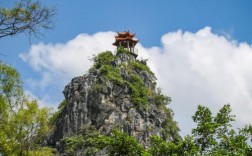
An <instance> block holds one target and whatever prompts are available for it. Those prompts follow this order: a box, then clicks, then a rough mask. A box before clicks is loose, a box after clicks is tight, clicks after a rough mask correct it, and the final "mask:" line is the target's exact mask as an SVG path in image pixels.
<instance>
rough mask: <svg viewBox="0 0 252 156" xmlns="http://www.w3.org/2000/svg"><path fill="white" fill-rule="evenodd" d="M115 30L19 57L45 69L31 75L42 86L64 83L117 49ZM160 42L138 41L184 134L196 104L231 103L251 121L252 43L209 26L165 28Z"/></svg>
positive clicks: (244, 119)
mask: <svg viewBox="0 0 252 156" xmlns="http://www.w3.org/2000/svg"><path fill="white" fill-rule="evenodd" d="M113 40H114V33H113V32H101V33H96V34H94V35H87V34H81V35H78V36H77V37H76V38H74V39H73V40H71V41H69V42H67V43H65V44H43V43H41V44H38V45H33V46H32V47H31V49H30V51H29V52H27V53H23V54H21V58H22V59H23V60H24V61H26V62H28V63H29V64H30V65H31V67H32V68H33V69H34V70H35V71H37V72H39V73H40V74H41V80H32V81H35V85H36V84H40V86H41V87H44V88H48V87H49V86H50V87H52V86H57V87H62V88H63V87H64V86H65V85H66V83H67V82H66V81H69V80H70V78H72V77H74V76H77V75H82V74H84V73H85V72H86V71H87V70H88V68H89V67H90V65H91V63H90V61H88V56H92V55H93V54H96V53H98V52H101V51H105V50H112V51H113V50H114V49H115V48H114V47H112V45H111V43H112V42H113ZM161 42H162V46H161V47H151V48H145V47H143V46H141V45H140V44H139V45H138V47H137V48H138V50H139V55H140V57H143V58H147V59H149V62H148V64H149V65H150V66H151V68H152V69H153V71H154V72H155V73H156V76H157V77H158V85H159V86H161V88H162V89H163V91H164V92H165V93H166V94H167V95H168V96H171V97H172V100H173V101H172V103H171V107H172V108H173V110H174V113H175V119H176V120H177V121H178V123H179V126H180V128H181V130H182V135H184V134H186V133H189V132H190V129H191V128H192V127H193V122H192V119H191V116H192V115H193V113H194V112H195V110H196V108H197V105H198V104H203V105H206V106H208V107H210V108H211V109H212V110H214V111H215V112H216V110H218V109H219V108H221V107H222V106H223V104H227V103H230V104H231V105H232V109H233V112H234V114H236V116H237V120H238V122H237V123H236V125H238V124H240V125H241V124H245V123H249V122H252V118H251V115H250V112H251V111H252V104H251V103H252V95H251V93H252V83H251V82H252V68H251V67H252V47H251V46H250V45H249V44H247V43H238V42H237V41H230V40H228V39H226V38H225V37H224V36H220V35H217V34H214V33H212V32H211V28H210V27H205V28H203V29H201V30H199V31H198V32H196V33H191V32H182V31H181V30H178V31H177V32H171V33H167V34H165V35H163V36H162V38H161Z"/></svg>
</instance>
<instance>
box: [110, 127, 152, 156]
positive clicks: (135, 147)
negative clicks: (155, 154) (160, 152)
mask: <svg viewBox="0 0 252 156" xmlns="http://www.w3.org/2000/svg"><path fill="white" fill-rule="evenodd" d="M106 149H107V151H108V155H109V156H114V155H120V156H133V155H134V156H142V155H147V152H146V151H145V150H144V148H143V146H142V145H140V144H138V142H137V141H136V139H135V138H133V137H131V136H129V135H128V134H126V133H122V132H120V131H118V130H114V131H113V132H112V135H111V137H110V138H109V145H108V146H107V148H106Z"/></svg>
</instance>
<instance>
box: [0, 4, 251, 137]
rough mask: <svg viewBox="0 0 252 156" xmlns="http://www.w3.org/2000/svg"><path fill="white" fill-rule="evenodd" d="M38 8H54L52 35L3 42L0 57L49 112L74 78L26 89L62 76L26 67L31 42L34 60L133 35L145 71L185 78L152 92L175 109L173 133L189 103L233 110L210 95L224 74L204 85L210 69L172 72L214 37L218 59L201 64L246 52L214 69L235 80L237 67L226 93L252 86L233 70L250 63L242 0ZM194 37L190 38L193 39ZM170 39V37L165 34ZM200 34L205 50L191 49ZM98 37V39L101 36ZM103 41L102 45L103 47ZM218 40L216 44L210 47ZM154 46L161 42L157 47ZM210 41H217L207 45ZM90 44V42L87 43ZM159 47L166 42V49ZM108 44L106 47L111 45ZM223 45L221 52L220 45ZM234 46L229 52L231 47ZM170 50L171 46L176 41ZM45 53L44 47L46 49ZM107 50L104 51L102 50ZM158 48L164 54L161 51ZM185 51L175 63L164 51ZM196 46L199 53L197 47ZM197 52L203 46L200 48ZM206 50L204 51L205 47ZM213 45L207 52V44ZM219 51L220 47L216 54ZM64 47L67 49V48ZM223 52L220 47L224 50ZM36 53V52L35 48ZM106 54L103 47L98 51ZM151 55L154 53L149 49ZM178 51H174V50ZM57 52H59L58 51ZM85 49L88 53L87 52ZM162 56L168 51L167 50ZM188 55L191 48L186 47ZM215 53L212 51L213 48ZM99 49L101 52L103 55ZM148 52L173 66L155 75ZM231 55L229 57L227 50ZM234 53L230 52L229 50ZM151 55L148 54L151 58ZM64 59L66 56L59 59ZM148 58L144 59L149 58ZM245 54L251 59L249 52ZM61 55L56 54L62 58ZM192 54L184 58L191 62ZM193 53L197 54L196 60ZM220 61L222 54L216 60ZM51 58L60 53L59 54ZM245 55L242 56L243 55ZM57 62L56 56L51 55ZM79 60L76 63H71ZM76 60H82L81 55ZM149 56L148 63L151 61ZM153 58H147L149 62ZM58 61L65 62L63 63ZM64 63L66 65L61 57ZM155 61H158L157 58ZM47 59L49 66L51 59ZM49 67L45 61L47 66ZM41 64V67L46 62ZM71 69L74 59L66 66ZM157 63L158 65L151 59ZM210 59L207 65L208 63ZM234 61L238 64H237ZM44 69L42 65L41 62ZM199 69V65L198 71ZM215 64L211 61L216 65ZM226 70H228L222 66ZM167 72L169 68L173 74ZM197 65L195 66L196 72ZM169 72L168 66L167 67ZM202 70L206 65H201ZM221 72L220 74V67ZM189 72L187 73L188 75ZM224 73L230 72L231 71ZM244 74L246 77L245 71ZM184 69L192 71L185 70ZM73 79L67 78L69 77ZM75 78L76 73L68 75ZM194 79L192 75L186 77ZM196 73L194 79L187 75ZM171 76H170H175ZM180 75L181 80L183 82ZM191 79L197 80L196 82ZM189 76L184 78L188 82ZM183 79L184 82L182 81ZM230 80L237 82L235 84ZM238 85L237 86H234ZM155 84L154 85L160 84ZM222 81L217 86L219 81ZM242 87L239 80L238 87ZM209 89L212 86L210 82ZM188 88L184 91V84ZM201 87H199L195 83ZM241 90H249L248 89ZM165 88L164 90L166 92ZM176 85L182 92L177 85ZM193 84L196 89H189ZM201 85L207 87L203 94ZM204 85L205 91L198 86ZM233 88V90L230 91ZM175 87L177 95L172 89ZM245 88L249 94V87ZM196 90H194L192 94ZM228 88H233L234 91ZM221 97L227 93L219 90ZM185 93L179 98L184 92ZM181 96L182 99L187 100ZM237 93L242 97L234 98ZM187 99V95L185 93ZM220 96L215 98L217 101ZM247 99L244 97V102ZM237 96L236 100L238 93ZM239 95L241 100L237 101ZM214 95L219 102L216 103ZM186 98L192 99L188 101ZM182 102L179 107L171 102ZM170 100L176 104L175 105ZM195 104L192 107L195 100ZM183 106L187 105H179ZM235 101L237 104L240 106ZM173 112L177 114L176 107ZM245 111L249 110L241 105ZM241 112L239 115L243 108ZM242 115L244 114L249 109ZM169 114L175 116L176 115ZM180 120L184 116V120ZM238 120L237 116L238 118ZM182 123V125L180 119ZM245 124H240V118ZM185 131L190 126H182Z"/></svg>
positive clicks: (248, 17)
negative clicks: (122, 34)
mask: <svg viewBox="0 0 252 156" xmlns="http://www.w3.org/2000/svg"><path fill="white" fill-rule="evenodd" d="M10 3H11V1H10V0H7V1H0V5H2V6H7V5H9V4H10ZM43 4H45V5H48V6H50V5H55V6H56V8H57V15H56V16H55V18H54V21H55V26H54V29H52V30H50V31H45V32H44V36H42V37H39V38H34V37H32V38H31V39H29V37H28V36H27V35H18V36H14V37H6V38H2V39H1V40H0V47H1V50H0V53H2V54H4V55H6V56H0V57H1V60H2V61H4V62H6V63H8V64H11V65H13V66H14V67H15V68H17V69H18V70H19V72H20V74H21V76H22V78H23V80H24V87H25V90H27V91H28V92H29V93H31V94H33V95H34V96H36V97H38V98H39V99H42V101H44V103H48V104H47V105H49V106H55V105H56V104H57V103H58V102H60V101H61V100H62V98H63V95H62V93H61V91H62V89H63V88H64V85H63V84H65V85H66V83H67V82H68V81H69V80H70V79H71V78H72V77H74V76H76V75H78V74H80V72H79V71H78V72H71V71H64V72H65V73H67V74H66V75H67V76H66V77H67V78H66V79H62V83H59V84H58V83H57V84H56V83H51V84H50V85H44V86H42V87H41V86H40V87H38V86H36V85H34V84H33V83H39V81H40V80H41V79H42V78H43V76H42V73H44V74H45V73H47V74H48V75H52V74H54V73H55V74H58V77H57V76H54V77H53V78H57V80H55V81H60V80H61V77H62V76H64V73H62V72H61V71H62V70H63V69H62V68H63V65H62V64H64V62H62V64H61V66H60V67H62V68H60V67H58V66H57V67H55V68H53V69H54V70H51V71H49V70H48V68H46V67H43V66H42V65H41V64H42V63H41V62H40V63H39V66H40V67H41V70H36V69H35V67H34V65H32V63H31V62H32V61H35V60H37V59H36V58H34V57H32V56H31V55H30V56H29V57H28V56H27V55H28V54H29V53H31V52H32V51H33V50H32V46H36V45H38V44H39V43H41V44H43V46H41V47H40V48H41V49H40V51H41V55H43V52H45V51H46V50H43V48H48V47H49V48H51V47H57V45H58V44H60V45H61V46H63V47H68V46H67V43H69V41H70V40H74V41H73V42H77V43H79V42H80V41H83V42H85V37H86V38H88V37H91V38H92V39H94V38H95V36H94V35H95V34H97V33H98V32H107V33H106V34H103V35H98V37H97V38H101V39H104V40H106V36H107V37H108V38H109V37H111V36H113V35H111V34H110V33H109V32H117V31H124V30H130V31H131V32H135V33H136V34H137V38H140V44H141V45H140V47H139V48H140V49H143V51H144V52H143V57H144V56H146V57H148V59H150V64H154V65H153V70H155V69H156V71H157V74H158V75H159V76H160V77H161V76H162V74H159V73H162V72H170V73H171V74H172V73H173V74H174V77H175V76H182V77H184V78H187V79H186V80H185V79H183V80H182V79H181V82H177V83H178V86H176V85H175V84H176V81H174V83H173V84H169V82H167V81H169V80H170V82H173V80H174V79H172V77H169V76H167V77H165V76H166V75H163V77H165V78H166V79H163V80H160V81H159V82H160V86H161V87H162V88H163V90H164V91H165V93H167V95H168V96H171V97H172V99H174V101H173V102H172V104H171V106H172V107H173V108H174V109H175V110H174V112H175V119H177V121H178V122H179V124H180V125H179V126H180V127H181V129H183V127H186V122H187V121H189V120H191V119H190V116H191V115H192V114H193V112H194V111H195V108H196V105H197V104H200V103H202V104H205V105H207V106H209V107H212V108H213V109H218V108H219V107H220V106H221V105H223V104H225V103H226V102H227V103H229V102H233V103H234V107H235V106H236V105H238V104H235V103H236V102H237V101H239V100H237V99H235V98H233V99H228V98H226V97H231V96H233V94H234V93H233V92H228V91H227V93H226V92H225V91H224V92H225V93H223V91H222V92H221V93H220V94H218V95H221V96H218V95H217V93H216V95H215V91H216V90H221V89H219V88H218V87H217V86H219V84H223V82H226V81H225V79H226V78H227V77H229V76H230V75H229V74H230V73H227V74H226V75H224V76H223V77H220V79H216V81H210V80H208V79H205V77H206V76H209V77H211V76H213V75H214V74H215V76H216V77H218V76H217V75H216V74H217V73H219V69H216V72H213V75H212V73H211V72H212V71H208V70H206V69H208V68H207V67H206V68H204V71H208V72H205V73H203V74H202V73H201V71H202V70H203V69H202V70H200V69H199V70H198V69H197V72H195V70H196V68H194V66H193V64H191V66H192V68H190V69H186V68H183V69H182V68H180V65H181V64H183V63H184V62H183V63H182V61H185V62H186V61H188V60H183V58H185V57H186V58H191V57H189V56H192V57H193V58H195V57H196V56H197V57H198V56H201V54H199V53H197V52H198V51H200V50H203V51H204V48H205V49H209V48H210V49H211V47H212V46H211V45H208V44H207V43H208V42H212V41H213V43H216V44H218V43H222V38H224V40H225V41H223V44H220V45H218V46H217V47H216V49H217V50H219V49H223V51H227V52H223V54H222V50H219V51H218V54H220V56H222V55H223V56H225V55H226V54H227V56H226V57H223V58H219V56H218V55H213V54H215V53H214V52H212V53H211V52H209V53H208V52H206V53H205V56H207V58H206V60H208V58H213V59H214V60H215V58H216V60H218V59H220V60H222V61H223V62H225V61H226V60H225V58H229V57H230V58H231V56H229V52H228V49H232V48H233V49H241V50H240V51H242V52H240V53H246V56H243V55H242V56H237V57H234V58H233V56H234V55H235V53H236V52H234V53H232V59H230V60H234V61H233V62H232V61H229V62H228V61H227V63H226V64H220V65H219V66H220V69H223V70H224V69H226V66H227V64H228V65H229V66H231V67H230V68H228V70H229V69H230V71H234V72H233V73H236V71H237V68H239V67H243V66H244V68H242V69H239V70H238V71H239V72H238V73H237V74H236V75H237V76H234V75H232V76H233V77H234V80H232V81H231V80H230V83H228V84H226V86H230V84H231V85H232V84H237V87H238V88H239V87H240V88H242V86H243V85H248V86H250V83H252V79H251V78H252V77H250V75H246V74H245V73H248V72H249V68H248V69H247V68H246V67H247V66H248V64H249V63H247V64H240V63H239V62H246V61H247V62H250V61H252V60H249V59H248V60H245V61H244V59H245V58H250V52H247V51H250V49H251V47H250V45H251V43H252V38H251V36H252V29H251V28H252V20H251V19H252V10H251V6H252V2H251V1H250V0H243V1H238V0H208V1H207V0H176V1H175V0H158V1H154V0H148V1H146V0H138V1H135V0H128V1H118V0H110V1H101V0H100V1H98V0H92V1H87V0H75V1H74V2H73V1H67V0H43ZM178 30H182V32H179V31H178ZM197 32H198V34H197ZM171 33H173V34H174V35H173V36H175V37H176V38H179V36H180V37H182V38H180V39H179V42H180V43H179V44H178V46H177V47H176V46H175V43H174V45H170V44H169V43H167V42H170V43H173V42H172V41H173V39H172V38H173V36H172V34H171ZM80 34H88V35H86V36H82V37H80V38H76V36H78V35H80ZM169 34H170V35H169ZM204 35H206V36H208V38H212V39H213V40H211V41H208V40H207V41H206V43H202V44H201V42H198V40H197V39H199V38H200V41H202V42H203V41H204V38H201V37H204ZM104 36H105V37H104ZM110 39H111V38H109V39H108V40H109V41H110ZM186 39H188V40H192V43H193V44H192V45H187V42H186V41H187V40H186ZM218 39H220V41H219V40H218ZM161 40H162V41H161ZM216 40H218V42H214V41H216ZM94 41H97V40H96V39H94ZM166 41H167V42H166ZM243 42H244V43H245V47H246V46H248V50H247V51H246V52H243V49H244V48H243V46H242V45H240V44H241V43H243ZM109 43H110V42H108V43H107V42H106V44H109ZM111 43H112V40H111ZM226 44H227V45H228V46H226ZM233 44H234V45H233ZM85 45H86V46H95V45H93V44H88V43H87V44H85ZM176 45H177V42H176ZM50 46H51V47H50ZM109 46H110V45H109ZM166 46H167V47H168V48H166ZM184 46H186V47H188V46H195V47H198V49H199V50H197V48H196V50H195V51H194V50H193V49H187V48H184V49H185V50H188V51H190V50H191V51H192V52H191V53H190V54H189V53H188V55H185V56H183V57H180V56H178V55H176V56H173V55H172V54H170V53H169V52H170V51H169V48H173V52H174V53H175V52H177V53H179V52H180V47H182V49H183V47H184ZM202 46H203V48H201V47H202ZM204 46H205V47H204ZM207 46H209V47H207ZM213 46H214V45H213ZM222 46H223V47H222ZM70 47H71V46H70ZM105 47H106V46H98V47H97V48H94V50H95V49H101V51H102V50H103V48H105ZM225 47H226V48H225ZM37 48H39V47H38V46H37ZM106 48H108V49H109V48H110V47H106ZM155 48H157V49H155ZM176 48H178V49H176ZM63 49H64V48H63ZM91 49H92V48H91ZM167 49H168V50H167ZM194 49H195V48H194ZM213 49H215V48H213ZM104 50H107V49H104ZM55 51H57V48H55V49H54V51H52V50H48V51H47V52H48V54H50V53H53V52H55ZM153 51H157V53H158V55H162V53H166V52H167V51H168V52H167V53H168V54H169V55H167V57H170V58H173V57H174V58H179V59H175V60H176V61H175V62H173V63H170V64H169V63H168V64H167V61H170V62H172V61H173V60H171V59H169V58H167V59H165V60H163V61H164V62H163V64H159V65H160V66H164V68H163V69H161V68H160V69H158V68H155V59H158V57H156V56H155V55H154V54H155V53H154V52H153ZM230 51H232V50H230ZM234 51H235V50H234ZM152 52H153V53H152ZM66 53H67V52H66ZM83 53H87V56H91V54H93V53H92V52H90V51H89V50H87V51H83ZM149 53H152V54H149ZM251 53H252V52H251ZM21 54H27V55H26V56H27V57H26V61H25V59H24V57H23V59H22V57H21ZM64 54H65V53H62V55H64ZM191 54H192V55H191ZM198 54H199V55H198ZM224 54H225V55H224ZM59 55H61V53H60V52H59ZM244 55H245V54H244ZM57 56H58V55H57ZM87 56H86V55H85V58H83V61H84V62H85V61H88V60H87ZM77 57H79V56H77ZM83 57H84V56H83ZM152 57H153V60H151V59H152ZM154 57H155V58H154ZM241 57H242V59H240V60H239V61H236V59H237V58H241ZM43 59H45V57H43V58H40V60H43ZM55 59H56V60H57V59H58V60H57V61H60V59H62V61H63V58H61V57H59V58H55ZM64 59H65V58H64ZM69 59H70V58H69ZM160 59H161V58H160ZM51 60H52V59H51ZM51 60H50V61H51ZM43 61H48V60H47V59H45V60H43ZM71 61H72V62H74V61H75V60H74V59H73V60H71ZM156 61H157V62H158V60H156ZM211 61H212V60H210V62H211ZM237 62H238V63H237ZM46 63H48V62H46ZM200 63H201V62H199V64H200ZM218 63H219V62H216V64H218ZM48 64H49V65H52V64H53V63H52V62H50V63H48ZM230 64H231V65H230ZM173 65H174V68H173ZM204 65H205V64H203V65H202V66H203V67H205V66H204ZM168 66H169V67H168ZM206 66H207V65H206ZM88 67H89V64H88V63H87V67H86V66H85V67H84V65H83V69H82V67H79V68H80V71H83V74H84V73H85V72H86V70H87V68H88ZM221 67H223V68H221ZM75 68H76V66H73V68H69V70H72V71H74V70H75ZM167 68H168V69H170V70H171V71H167V70H166V69H167ZM172 69H176V70H181V71H184V72H183V73H182V75H181V73H179V72H177V71H176V72H175V71H172ZM192 69H193V70H192ZM231 69H232V70H231ZM245 69H246V70H245ZM191 70H192V71H191ZM72 73H73V74H72ZM76 73H78V74H76ZM193 73H194V74H193ZM195 73H196V74H195ZM176 74H178V75H176ZM183 74H185V75H183ZM197 74H198V75H197ZM188 75H191V76H188ZM187 76H188V77H187ZM216 77H214V76H213V78H212V79H215V78H216ZM236 77H237V78H236ZM238 77H239V78H241V79H239V81H238V80H237V79H238ZM161 79H162V78H161ZM222 80H223V81H222ZM243 80H244V83H242V85H239V84H240V82H243ZM245 80H246V81H245ZM215 82H216V83H215ZM187 83H188V84H187ZM199 83H202V84H199ZM248 83H249V84H248ZM166 84H169V85H166ZM179 84H183V86H181V85H179ZM189 84H194V86H191V85H189ZM197 85H199V87H198V88H197V87H195V86H197ZM208 85H209V87H208ZM203 86H206V87H203ZM211 86H216V88H212V87H211ZM234 86H236V85H234ZM176 88H178V89H177V90H176ZM251 88H252V87H251ZM193 89H195V90H200V91H195V92H194V91H193ZM235 89H236V88H234V90H235ZM226 90H231V89H229V88H227V89H226ZM244 90H246V91H247V92H245V91H244V99H248V100H245V101H244V103H249V102H252V100H251V101H250V98H251V95H250V94H249V91H250V88H246V89H244ZM186 91H187V92H186ZM188 91H189V92H190V93H188ZM241 92H242V91H241ZM193 93H194V94H193ZM222 93H223V95H222ZM248 94H249V95H248ZM242 95H243V94H242ZM242 95H241V96H242ZM222 96H226V97H223V98H222ZM191 97H194V98H191ZM180 98H181V99H184V101H183V100H179V99H180ZM177 99H178V100H177ZM196 99H197V100H196ZM185 101H188V103H187V104H185V103H184V102H185ZM240 101H241V100H240ZM211 102H213V103H214V102H215V103H217V104H216V105H214V104H211ZM185 105H189V106H190V105H192V110H190V111H189V113H187V116H183V113H179V111H180V112H183V111H184V110H183V106H185ZM176 106H178V107H176ZM247 107H248V108H250V106H247ZM247 107H244V108H247ZM249 110H250V109H249ZM242 111H243V110H239V111H237V112H236V113H241V112H242ZM176 114H178V115H177V116H176ZM184 114H186V113H184ZM238 116H239V114H238ZM184 118H189V119H186V120H185V119H184ZM244 118H245V117H244ZM239 121H240V123H246V122H247V121H246V122H245V121H244V122H242V121H243V120H242V119H241V120H239ZM189 127H190V126H189ZM187 132H188V131H182V133H183V134H185V133H187Z"/></svg>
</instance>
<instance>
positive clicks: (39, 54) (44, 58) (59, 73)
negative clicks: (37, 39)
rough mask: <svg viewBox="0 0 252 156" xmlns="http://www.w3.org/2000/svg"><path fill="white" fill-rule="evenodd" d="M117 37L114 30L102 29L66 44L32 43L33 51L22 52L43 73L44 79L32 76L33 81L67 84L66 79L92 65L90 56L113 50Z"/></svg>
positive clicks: (80, 36)
mask: <svg viewBox="0 0 252 156" xmlns="http://www.w3.org/2000/svg"><path fill="white" fill-rule="evenodd" d="M113 37H114V33H113V32H99V33H96V34H94V35H88V34H80V35H78V36H77V37H75V38H74V39H72V40H70V41H68V42H67V43H64V44H63V43H57V44H44V43H39V44H36V45H32V47H31V49H30V51H29V52H28V53H23V54H20V57H21V58H22V59H23V61H25V62H28V63H29V64H30V66H31V67H32V68H33V69H34V70H35V71H37V72H39V73H40V75H41V79H40V80H39V81H37V80H33V79H30V80H29V82H31V83H32V84H33V86H40V87H48V86H49V85H52V84H53V85H55V83H57V84H58V85H63V84H62V82H63V83H66V80H67V81H69V79H70V78H72V77H74V76H78V75H82V74H84V73H85V72H86V71H87V70H88V69H89V67H90V66H91V62H90V61H89V60H88V58H89V57H90V58H91V57H92V56H93V54H97V53H99V52H101V51H105V50H112V49H113V46H112V42H113ZM55 80H60V81H55ZM62 80H63V81H62Z"/></svg>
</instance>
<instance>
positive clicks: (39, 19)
mask: <svg viewBox="0 0 252 156" xmlns="http://www.w3.org/2000/svg"><path fill="white" fill-rule="evenodd" d="M54 15H55V9H54V8H48V7H43V6H42V5H41V4H40V2H39V1H35V2H34V1H32V0H20V1H19V2H17V3H16V5H14V7H13V8H11V9H9V8H5V7H1V8H0V23H1V24H0V38H2V37H6V36H12V35H16V34H19V33H26V32H27V33H29V34H33V35H38V34H40V29H50V28H52V21H51V18H52V17H53V16H54Z"/></svg>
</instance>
